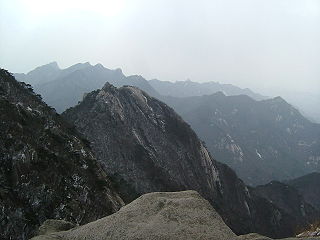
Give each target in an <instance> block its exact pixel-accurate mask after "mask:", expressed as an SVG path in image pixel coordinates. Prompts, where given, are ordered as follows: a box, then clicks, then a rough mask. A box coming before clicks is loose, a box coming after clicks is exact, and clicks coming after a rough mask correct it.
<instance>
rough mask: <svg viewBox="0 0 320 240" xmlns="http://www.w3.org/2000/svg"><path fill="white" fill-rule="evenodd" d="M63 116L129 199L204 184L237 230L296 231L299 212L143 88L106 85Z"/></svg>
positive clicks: (284, 233)
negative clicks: (244, 174) (259, 191)
mask: <svg viewBox="0 0 320 240" xmlns="http://www.w3.org/2000/svg"><path fill="white" fill-rule="evenodd" d="M63 117H64V118H66V119H67V120H69V121H70V122H72V123H73V124H75V126H76V128H77V129H78V130H79V131H80V132H81V133H83V134H84V135H85V136H86V137H87V138H88V139H89V140H90V141H91V142H92V148H93V150H94V152H95V153H96V155H97V158H98V160H99V161H100V162H101V163H102V164H103V167H104V169H105V171H106V172H107V174H108V175H110V176H111V177H112V178H113V179H114V180H115V182H117V183H118V186H119V191H120V194H121V196H122V197H123V199H125V201H127V202H130V201H131V200H133V199H135V198H136V197H137V196H140V195H142V194H144V193H147V192H152V191H176V190H185V189H192V190H196V191H198V192H199V193H200V194H201V195H202V196H203V197H204V198H206V199H207V200H209V202H210V203H211V204H212V205H213V206H214V208H215V209H216V210H217V211H218V212H219V213H220V214H221V216H222V218H223V219H224V221H225V222H226V223H227V224H228V225H229V226H230V227H231V228H232V229H233V231H234V232H235V233H237V234H239V233H248V232H259V233H262V234H266V235H269V236H276V237H282V236H289V235H292V234H293V232H294V228H295V224H296V222H295V221H294V220H291V216H290V215H289V214H287V213H285V212H284V211H282V210H281V209H280V208H278V207H276V206H275V205H273V204H272V203H270V202H269V201H268V200H267V199H264V198H262V197H259V196H257V195H255V194H254V193H253V192H251V190H250V189H248V188H247V187H246V186H245V184H244V183H243V182H242V181H241V180H240V179H239V178H238V177H237V176H236V174H235V173H234V172H233V171H232V170H231V169H230V168H229V167H227V166H226V165H224V164H221V163H219V162H216V161H215V160H214V159H213V158H212V157H211V156H210V154H209V153H208V151H207V149H206V147H205V146H204V145H203V143H202V142H201V141H200V140H199V139H198V138H197V136H196V134H195V133H194V132H193V131H192V130H191V128H190V126H189V125H188V124H187V123H185V122H184V121H183V120H182V119H181V118H180V117H179V116H178V115H177V114H176V113H175V112H174V111H173V110H172V109H171V108H169V107H168V106H167V105H166V104H164V103H162V102H160V101H158V100H156V99H154V98H152V97H150V96H149V95H147V94H146V93H144V92H142V91H141V90H139V89H137V88H134V87H129V86H125V87H122V88H118V89H117V88H115V87H113V86H112V85H110V84H106V85H105V86H104V87H103V88H102V89H101V90H97V91H94V92H91V93H89V94H88V95H87V96H86V97H85V98H84V100H83V101H82V102H81V103H80V104H79V105H77V106H75V107H74V108H70V109H68V110H67V111H66V112H64V113H63Z"/></svg>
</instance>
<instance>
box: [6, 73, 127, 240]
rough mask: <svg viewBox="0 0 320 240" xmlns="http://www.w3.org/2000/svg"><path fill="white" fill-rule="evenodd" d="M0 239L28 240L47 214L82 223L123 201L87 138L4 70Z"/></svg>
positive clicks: (118, 206) (104, 213)
mask: <svg viewBox="0 0 320 240" xmlns="http://www.w3.org/2000/svg"><path fill="white" fill-rule="evenodd" d="M0 122H1V124H0V132H1V134H0V229H1V230H0V238H1V239H28V238H29V237H31V236H32V235H33V234H34V232H35V229H36V228H37V227H38V226H39V225H40V224H41V223H42V222H43V221H45V220H46V219H47V218H56V219H66V220H68V221H72V222H74V223H79V224H84V223H87V222H90V221H93V220H96V219H98V218H100V217H103V216H105V215H108V214H111V213H114V212H115V211H117V210H118V209H119V208H120V207H121V206H122V205H123V201H122V200H121V198H120V197H119V195H118V194H117V193H116V192H115V191H114V190H113V188H112V187H111V182H110V180H109V179H108V178H107V176H106V174H105V173H104V171H103V170H102V168H101V166H100V164H99V163H98V162H97V160H96V159H95V157H94V156H93V153H92V151H91V149H90V147H89V146H88V142H87V141H86V140H85V139H83V137H82V136H81V135H80V134H79V133H77V131H75V129H74V128H72V127H70V125H69V124H67V123H66V122H65V121H64V120H63V119H62V118H61V117H60V116H59V115H58V114H56V112H55V111H54V110H53V109H51V108H50V107H48V106H47V105H46V104H45V103H43V102H42V100H41V99H40V97H39V96H38V95H35V94H34V93H33V91H32V89H31V88H30V86H28V85H26V84H23V83H19V82H17V81H15V79H14V78H13V77H12V75H11V74H10V73H8V72H7V71H6V70H3V69H0Z"/></svg>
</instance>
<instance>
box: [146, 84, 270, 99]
mask: <svg viewBox="0 0 320 240" xmlns="http://www.w3.org/2000/svg"><path fill="white" fill-rule="evenodd" d="M149 83H150V84H151V86H152V87H153V88H154V89H156V90H157V91H158V92H159V93H160V94H161V95H162V96H171V97H181V98H182V97H193V96H203V95H210V94H214V93H216V92H223V93H224V94H225V95H228V96H230V95H247V96H249V97H251V98H253V99H256V100H263V99H267V98H268V97H266V96H262V95H260V94H258V93H254V92H253V91H251V90H250V89H249V88H245V89H242V88H239V87H237V86H234V85H232V84H221V83H219V82H204V83H199V82H192V81H190V80H186V81H176V82H168V81H160V80H157V79H153V80H150V81H149Z"/></svg>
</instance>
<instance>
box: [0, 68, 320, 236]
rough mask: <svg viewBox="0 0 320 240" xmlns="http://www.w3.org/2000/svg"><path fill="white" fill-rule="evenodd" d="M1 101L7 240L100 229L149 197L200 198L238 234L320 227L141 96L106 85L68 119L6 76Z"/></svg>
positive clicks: (297, 194) (0, 77) (292, 201)
mask: <svg viewBox="0 0 320 240" xmlns="http://www.w3.org/2000/svg"><path fill="white" fill-rule="evenodd" d="M0 97H1V98H0V100H1V101H0V109H1V111H2V114H1V115H0V117H1V122H2V124H1V128H2V129H1V130H2V131H1V132H2V134H1V138H2V139H1V140H2V141H1V142H0V143H1V145H0V147H1V149H2V151H1V154H2V155H1V165H0V170H1V175H0V177H1V179H0V183H1V184H0V193H1V195H0V196H1V198H0V208H1V212H0V217H1V229H4V231H2V232H1V234H2V235H1V237H2V239H10V238H12V237H13V238H16V239H25V238H28V237H30V236H32V235H33V234H34V233H35V229H36V227H37V226H39V225H40V224H41V223H42V222H43V221H44V220H46V219H47V218H62V219H66V220H69V221H72V222H74V223H78V224H83V223H86V222H89V221H93V220H95V219H98V218H100V217H102V216H105V215H109V214H111V213H113V212H116V211H117V210H118V209H119V208H120V207H121V206H122V205H123V204H124V203H129V202H131V201H132V200H134V199H135V198H137V197H138V196H140V195H142V194H143V193H147V192H152V191H180V190H186V189H192V190H196V191H198V192H199V193H200V195H201V196H202V197H204V198H205V199H207V200H208V201H209V202H210V203H211V204H212V206H213V207H214V208H215V209H216V211H217V212H218V213H219V214H220V215H221V217H222V219H223V220H224V221H225V223H226V224H227V225H228V226H229V227H230V228H231V229H232V230H233V231H234V232H235V233H236V234H242V233H249V232H258V233H261V234H265V235H268V236H273V237H286V236H292V235H294V234H295V233H296V231H297V229H301V228H305V227H307V226H308V225H309V224H311V223H313V222H314V221H316V220H318V219H319V218H320V217H319V216H320V214H319V209H317V208H316V207H315V205H312V204H311V201H310V200H309V202H307V201H306V200H305V198H304V196H303V194H304V192H302V191H300V190H297V189H296V188H295V187H292V188H295V190H290V193H291V194H290V195H289V197H288V198H287V199H286V201H285V202H283V199H282V198H281V196H283V192H285V191H284V190H285V188H287V187H286V186H288V187H290V186H291V185H290V186H289V184H287V185H286V184H285V183H281V184H282V185H283V186H285V187H284V190H283V187H277V188H273V187H272V186H271V187H270V186H260V187H259V188H251V187H247V186H246V185H245V184H244V183H243V182H242V181H241V180H240V179H239V178H238V177H237V175H236V174H235V172H234V171H233V170H232V169H231V168H229V167H228V166H226V165H224V164H222V163H220V162H218V161H216V160H215V159H213V157H212V156H211V154H210V153H209V152H208V151H207V149H206V147H205V145H204V143H203V142H201V141H200V140H199V138H198V137H197V135H196V134H195V132H194V131H193V130H192V129H191V127H190V126H189V125H188V124H187V123H186V122H184V120H183V119H182V118H181V117H180V116H179V115H177V114H176V113H175V112H174V110H173V109H171V108H170V107H168V106H167V105H166V104H164V103H162V102H161V101H159V100H157V99H155V98H153V97H151V96H150V95H149V94H147V93H146V92H144V91H142V90H140V89H138V88H136V87H132V86H124V87H120V88H116V87H114V86H112V85H111V84H109V83H106V84H105V85H104V86H103V87H102V88H101V89H98V90H95V91H93V92H90V93H88V94H86V96H85V97H84V99H83V100H82V101H81V102H80V103H79V104H78V105H76V106H75V107H73V108H70V109H68V110H67V111H66V112H64V113H63V118H61V116H60V115H59V114H57V113H56V112H55V110H54V109H52V108H50V107H48V106H47V105H46V104H45V103H44V102H43V101H42V100H41V98H40V97H39V95H36V94H35V93H34V92H33V91H32V90H31V89H30V86H29V85H27V84H24V83H19V82H17V81H16V80H15V79H14V78H13V76H12V75H11V74H10V73H9V72H7V71H6V70H1V71H0ZM64 119H65V120H64ZM66 120H67V121H66ZM68 122H69V123H68ZM73 124H74V126H75V127H73ZM308 179H309V178H308ZM310 181H311V180H308V181H307V180H304V181H302V183H300V184H301V185H300V187H301V188H304V187H303V184H307V183H308V182H310ZM311 182H312V181H311ZM271 185H273V184H271ZM282 185H281V186H282ZM311 186H314V187H317V186H315V185H311ZM262 188H265V189H267V190H265V191H269V192H270V194H268V195H267V196H266V194H264V192H265V191H262V190H261V191H260V190H259V189H262ZM270 189H271V190H270ZM271 193H272V194H271ZM305 194H307V192H306V193H305ZM278 196H280V197H279V198H278ZM122 199H123V200H124V201H123V200H122ZM312 199H314V198H312ZM297 205H299V206H300V207H301V208H300V210H297V209H295V210H294V211H293V210H292V209H293V207H292V206H297ZM174 206H175V205H172V209H173V211H174Z"/></svg>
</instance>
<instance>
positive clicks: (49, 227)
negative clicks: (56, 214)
mask: <svg viewBox="0 0 320 240" xmlns="http://www.w3.org/2000/svg"><path fill="white" fill-rule="evenodd" d="M74 227H76V225H75V224H74V223H71V222H67V221H65V220H56V219H47V220H46V221H44V223H43V224H42V225H41V226H40V227H39V230H38V235H47V234H50V233H54V232H61V231H66V230H69V229H71V228H74Z"/></svg>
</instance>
